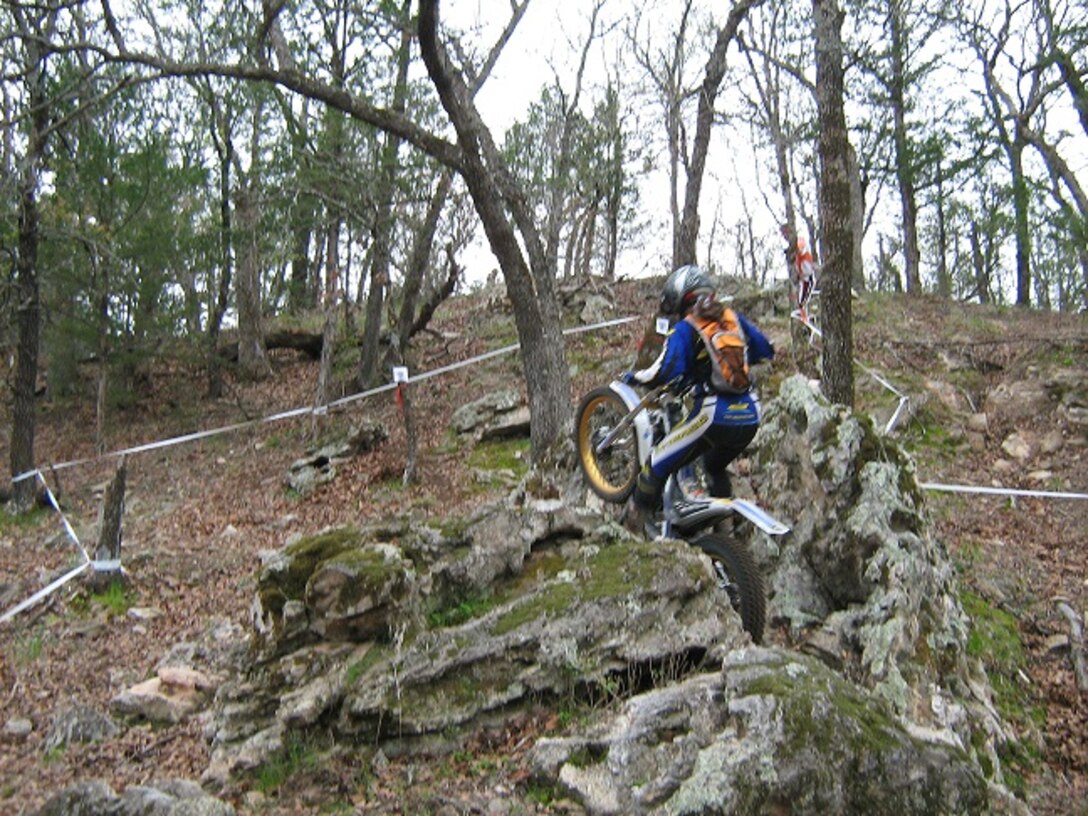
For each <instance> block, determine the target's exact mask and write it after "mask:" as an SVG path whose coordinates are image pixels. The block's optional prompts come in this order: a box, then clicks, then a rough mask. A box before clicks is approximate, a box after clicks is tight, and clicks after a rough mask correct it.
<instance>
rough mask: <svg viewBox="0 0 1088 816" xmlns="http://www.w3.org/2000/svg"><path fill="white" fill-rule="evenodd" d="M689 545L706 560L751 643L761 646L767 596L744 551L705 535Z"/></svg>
mask: <svg viewBox="0 0 1088 816" xmlns="http://www.w3.org/2000/svg"><path fill="white" fill-rule="evenodd" d="M691 543H692V544H694V545H695V546H696V547H698V548H699V549H700V550H702V551H703V552H705V553H706V554H707V555H709V556H710V562H711V564H712V565H713V567H714V578H715V580H716V581H717V582H718V586H719V587H720V588H721V590H722V591H723V592H725V593H726V595H728V597H729V603H730V604H732V606H733V608H734V609H735V610H737V612H738V613H740V620H741V625H743V626H744V631H746V632H747V633H748V634H749V635H750V636H751V638H752V642H753V643H756V644H759V643H762V642H763V627H764V625H765V622H766V617H767V596H766V593H765V591H764V589H763V576H762V575H760V572H759V569H758V568H757V567H756V562H755V559H754V558H752V554H751V553H750V552H749V551H748V548H747V547H746V546H744V545H743V544H741V543H740V542H739V541H737V540H736V539H735V538H731V537H729V536H725V535H721V534H720V533H707V534H706V535H703V536H699V537H698V538H696V539H693V540H692V542H691Z"/></svg>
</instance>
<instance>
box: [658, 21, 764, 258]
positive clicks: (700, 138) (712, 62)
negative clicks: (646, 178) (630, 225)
mask: <svg viewBox="0 0 1088 816" xmlns="http://www.w3.org/2000/svg"><path fill="white" fill-rule="evenodd" d="M762 2H763V0H737V2H736V4H735V5H734V6H733V8H732V9H731V10H730V12H729V17H728V18H726V22H725V25H724V26H722V28H721V29H719V31H718V38H717V40H716V42H715V43H714V50H713V51H712V52H711V54H710V59H709V60H707V64H706V75H705V77H704V78H703V84H702V86H701V87H700V88H699V107H698V111H697V113H696V118H695V138H694V139H693V141H692V146H691V156H690V160H689V163H688V168H687V185H686V186H685V188H684V209H683V213H682V216H681V219H680V227H679V230H678V232H677V235H676V237H675V238H674V241H673V257H672V266H673V269H676V268H677V267H680V266H683V265H685V264H692V263H695V262H696V253H695V245H696V242H697V241H698V238H699V199H700V196H701V195H702V191H703V172H704V171H705V169H706V157H707V153H708V152H709V150H710V131H711V127H712V126H713V124H714V102H715V100H716V99H717V96H718V89H719V87H720V86H721V83H722V79H723V78H724V77H725V54H726V51H727V50H728V49H729V44H730V43H731V42H732V41H733V38H734V37H735V36H736V34H737V28H738V26H740V24H741V21H743V20H744V17H745V15H747V14H748V11H749V9H751V8H753V7H754V6H758V5H761V4H762Z"/></svg>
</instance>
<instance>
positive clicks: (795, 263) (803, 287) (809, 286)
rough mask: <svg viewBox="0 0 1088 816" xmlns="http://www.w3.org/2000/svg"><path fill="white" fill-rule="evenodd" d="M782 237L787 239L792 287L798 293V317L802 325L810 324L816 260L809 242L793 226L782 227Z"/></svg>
mask: <svg viewBox="0 0 1088 816" xmlns="http://www.w3.org/2000/svg"><path fill="white" fill-rule="evenodd" d="M782 237H783V238H785V239H786V260H787V261H788V262H789V265H790V271H791V278H792V279H791V281H790V285H791V286H792V287H794V291H795V292H796V298H797V316H798V317H800V318H801V322H802V323H808V311H807V306H808V302H809V299H810V298H811V297H812V290H813V289H815V288H816V259H815V258H814V257H813V255H812V250H811V249H810V248H809V245H808V241H806V240H805V239H804V238H802V237H801V236H799V235H798V234H797V231H796V230H795V229H794V228H793V225H792V224H783V225H782Z"/></svg>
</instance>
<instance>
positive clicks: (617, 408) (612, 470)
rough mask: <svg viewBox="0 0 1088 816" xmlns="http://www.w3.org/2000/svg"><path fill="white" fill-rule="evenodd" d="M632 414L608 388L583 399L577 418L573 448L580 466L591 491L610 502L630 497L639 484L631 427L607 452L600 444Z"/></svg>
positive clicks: (636, 445)
mask: <svg viewBox="0 0 1088 816" xmlns="http://www.w3.org/2000/svg"><path fill="white" fill-rule="evenodd" d="M628 413H629V411H628V408H627V405H626V403H624V401H623V400H622V399H621V398H620V396H619V394H617V393H616V392H615V391H613V390H612V389H611V388H609V387H607V386H602V387H600V388H594V389H593V390H592V391H590V392H589V393H588V394H586V396H585V397H584V398H583V399H582V403H581V405H579V406H578V413H577V415H576V418H575V426H574V444H575V447H576V448H577V449H578V464H579V465H580V466H581V468H582V473H584V474H585V477H586V481H587V482H588V483H589V487H590V489H591V490H592V491H593V492H594V493H596V494H597V495H598V496H600V497H601V498H602V499H604V500H605V501H608V502H615V503H619V502H622V501H624V500H625V499H626V498H627V497H628V496H630V495H631V491H632V490H634V489H635V483H636V482H637V481H638V471H639V461H638V440H637V439H636V438H635V426H634V424H630V425H628V426H627V427H626V429H624V430H623V431H622V432H621V433H620V434H619V435H617V436H616V438H615V439H613V440H612V442H611V443H610V444H609V445H608V447H606V448H601V442H602V441H603V440H605V439H606V438H607V437H608V435H609V434H611V433H612V431H613V430H614V429H615V428H616V426H617V425H618V424H619V422H620V420H621V419H623V418H624V417H625V416H627V414H628Z"/></svg>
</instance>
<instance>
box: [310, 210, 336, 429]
mask: <svg viewBox="0 0 1088 816" xmlns="http://www.w3.org/2000/svg"><path fill="white" fill-rule="evenodd" d="M325 235H326V238H325V322H324V324H323V326H322V329H321V363H320V365H319V366H318V369H317V388H316V391H315V393H314V408H317V409H320V408H323V407H324V406H325V405H328V403H329V384H330V382H331V381H332V360H333V353H334V352H335V350H336V307H337V305H339V302H340V219H338V218H333V219H332V223H330V224H329V225H328V228H327V229H326V230H325ZM320 416H321V413H320V411H318V412H315V413H314V418H313V423H312V426H311V429H310V431H311V436H312V437H313V438H314V440H316V439H317V436H318V430H319V427H320V422H319V418H320Z"/></svg>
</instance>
